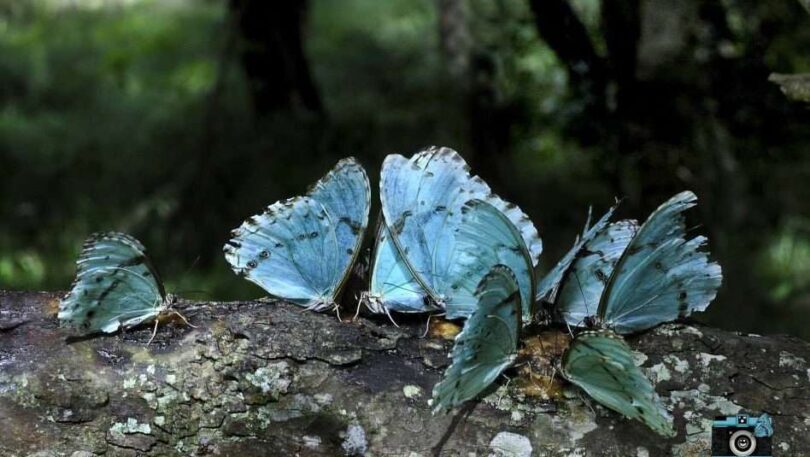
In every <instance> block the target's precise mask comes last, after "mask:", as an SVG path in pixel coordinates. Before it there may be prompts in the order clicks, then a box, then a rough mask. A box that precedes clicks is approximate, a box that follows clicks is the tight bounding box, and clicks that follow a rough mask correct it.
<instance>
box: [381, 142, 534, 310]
mask: <svg viewBox="0 0 810 457" xmlns="http://www.w3.org/2000/svg"><path fill="white" fill-rule="evenodd" d="M473 198H476V199H482V200H486V201H487V202H488V203H490V204H492V205H493V206H495V207H496V208H498V209H499V210H501V211H502V212H503V213H504V214H505V215H506V217H507V218H508V219H509V220H510V221H512V223H513V224H514V225H515V227H516V228H517V230H518V231H519V232H520V234H521V237H522V238H523V240H524V243H525V244H526V246H527V250H528V251H529V253H530V256H531V258H532V265H534V264H535V263H536V261H537V257H538V256H539V255H540V252H541V251H542V242H541V241H540V238H539V236H538V235H537V230H536V229H535V228H534V225H533V224H532V222H531V221H530V220H529V218H528V217H527V216H526V215H525V214H524V213H523V212H522V211H521V210H520V209H519V208H518V207H517V206H515V205H513V204H509V203H507V202H505V201H503V200H502V199H500V198H499V197H497V196H496V195H494V194H493V193H492V192H491V190H490V189H489V186H487V184H486V183H485V182H484V181H483V180H482V179H481V178H479V177H477V176H470V174H469V167H468V166H467V164H466V163H465V162H464V159H462V158H461V156H460V155H459V154H458V153H457V152H455V151H453V150H452V149H448V148H429V149H427V150H424V151H422V152H419V153H417V154H415V155H414V156H413V157H411V158H410V159H406V158H405V157H403V156H400V155H389V156H388V157H386V159H385V161H384V163H383V168H382V172H381V179H380V199H381V201H382V207H383V215H384V218H385V222H386V224H387V225H388V227H389V228H390V229H391V237H390V238H389V240H390V241H392V242H393V243H394V244H395V246H396V249H397V250H398V251H399V252H400V253H401V254H402V255H403V259H404V260H405V262H406V264H407V265H408V268H409V269H410V270H411V273H412V274H413V275H414V277H415V279H416V280H417V281H419V283H420V284H422V285H423V287H424V288H425V290H426V291H427V292H428V293H429V294H430V295H431V296H432V298H433V299H434V300H436V301H437V302H443V301H444V298H445V295H447V294H449V287H450V286H451V283H452V281H453V279H452V278H450V277H448V276H447V274H446V273H447V272H448V271H450V267H451V265H452V263H451V259H452V258H453V252H454V250H455V249H456V241H455V238H454V232H453V230H454V229H455V228H456V227H458V226H459V225H460V224H461V207H462V206H463V205H464V203H466V202H467V201H468V200H470V199H473ZM406 251H407V253H406Z"/></svg>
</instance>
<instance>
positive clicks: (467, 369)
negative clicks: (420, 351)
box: [432, 265, 521, 413]
mask: <svg viewBox="0 0 810 457" xmlns="http://www.w3.org/2000/svg"><path fill="white" fill-rule="evenodd" d="M476 296H477V297H478V298H479V307H478V308H477V309H476V311H475V312H474V313H473V314H472V315H471V316H470V318H469V319H467V321H466V322H465V323H464V328H463V330H462V331H461V333H459V334H458V335H457V336H456V338H455V344H454V346H453V351H452V353H451V355H450V358H451V360H452V363H451V365H450V367H449V368H448V369H447V371H445V373H444V377H443V379H442V380H441V382H439V383H438V384H436V386H434V388H433V399H432V405H433V411H434V413H435V412H439V411H444V410H448V409H450V408H453V407H455V406H458V405H460V404H461V403H463V402H465V401H467V400H470V399H473V398H475V397H476V396H477V395H478V394H480V393H481V392H482V391H484V390H485V389H486V388H487V387H489V385H490V384H492V382H493V381H495V379H497V377H498V376H499V375H500V374H501V373H502V372H503V371H504V370H505V369H506V368H508V367H509V366H511V365H512V362H514V360H515V357H516V355H517V345H518V338H519V335H520V329H521V318H520V316H521V304H520V289H519V287H518V284H517V280H516V279H515V276H514V273H512V271H511V270H510V269H509V267H506V266H503V265H496V266H494V267H493V268H492V270H490V272H489V273H488V274H487V275H485V276H484V278H483V279H482V280H481V282H480V284H479V287H478V289H477V290H476Z"/></svg>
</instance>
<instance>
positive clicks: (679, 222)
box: [598, 191, 723, 333]
mask: <svg viewBox="0 0 810 457" xmlns="http://www.w3.org/2000/svg"><path fill="white" fill-rule="evenodd" d="M696 204H697V197H696V196H695V194H693V193H692V192H689V191H685V192H681V193H679V194H677V195H675V196H674V197H672V198H671V199H669V200H668V201H667V202H665V203H664V204H663V205H661V206H660V207H658V209H657V210H655V211H654V212H653V213H652V214H651V215H650V217H649V218H648V219H647V221H645V222H644V224H643V225H642V226H641V227H640V228H639V230H638V233H637V234H636V236H635V237H634V238H633V239H632V241H630V243H629V244H628V246H627V249H625V251H624V253H623V254H622V256H621V258H620V259H619V261H618V263H617V264H616V267H615V268H614V270H613V274H612V275H611V277H610V281H609V282H608V284H607V286H606V288H605V291H604V293H603V294H602V298H601V300H600V303H599V310H598V317H599V320H600V321H601V322H603V323H604V324H606V325H607V326H608V327H609V328H612V329H613V330H615V331H616V332H618V333H633V332H638V331H642V330H645V329H648V328H651V327H654V326H656V325H658V324H660V323H662V322H667V321H671V320H674V319H677V318H682V317H686V316H688V315H690V314H691V313H692V312H694V311H703V310H705V309H706V307H708V306H709V303H711V301H712V300H713V299H714V297H715V296H716V295H717V289H718V288H719V287H720V283H721V282H722V279H723V274H722V271H721V269H720V265H718V264H717V263H716V262H710V261H709V258H708V254H707V253H706V252H705V251H702V250H701V248H702V247H703V246H704V245H705V244H706V238H705V237H702V236H698V237H695V238H692V239H689V240H687V239H686V223H685V219H684V215H683V212H684V211H686V210H687V209H689V208H691V207H693V206H695V205H696Z"/></svg>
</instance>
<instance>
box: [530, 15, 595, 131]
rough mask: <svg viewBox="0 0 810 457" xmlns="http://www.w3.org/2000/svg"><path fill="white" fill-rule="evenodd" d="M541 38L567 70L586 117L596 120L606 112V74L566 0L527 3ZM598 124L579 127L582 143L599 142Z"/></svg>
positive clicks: (571, 86)
mask: <svg viewBox="0 0 810 457" xmlns="http://www.w3.org/2000/svg"><path fill="white" fill-rule="evenodd" d="M529 4H530V6H531V9H532V11H533V12H534V20H535V24H536V25H537V31H538V33H539V34H540V37H541V38H542V39H543V40H544V41H545V42H546V44H548V46H549V47H550V48H551V49H552V50H553V51H554V52H555V53H556V54H557V57H558V58H559V59H560V61H561V62H562V64H563V65H564V66H565V67H566V69H567V70H568V78H569V84H570V89H571V91H572V92H573V93H574V96H575V97H576V99H577V100H578V102H580V103H582V106H583V114H584V115H585V117H588V118H591V119H594V120H598V119H601V118H603V117H604V112H605V110H606V93H607V92H606V91H607V82H608V79H607V70H606V64H605V61H604V60H603V59H602V57H601V56H599V55H598V54H597V53H596V49H595V48H594V45H593V43H592V42H591V39H590V37H589V36H588V31H587V30H586V29H585V25H584V24H583V23H582V21H580V20H579V17H577V14H576V12H575V11H574V10H573V9H572V8H571V5H570V3H569V2H568V0H530V1H529ZM598 124H599V123H598V122H593V123H592V125H590V126H582V127H583V128H582V131H581V132H579V135H578V136H579V138H580V140H581V141H583V142H590V141H596V140H598V137H597V136H596V135H597V130H598Z"/></svg>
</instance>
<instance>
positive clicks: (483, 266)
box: [447, 200, 535, 322]
mask: <svg viewBox="0 0 810 457" xmlns="http://www.w3.org/2000/svg"><path fill="white" fill-rule="evenodd" d="M461 214H462V218H461V219H462V221H461V225H459V226H458V227H457V228H456V229H455V230H456V234H455V238H456V243H457V244H456V245H457V248H456V250H455V251H454V253H453V254H454V255H455V259H453V260H452V262H451V273H450V274H449V276H450V277H451V278H453V283H452V284H451V287H450V289H451V291H452V292H453V293H452V295H450V296H449V297H448V301H447V316H448V317H449V318H450V319H454V318H456V317H467V316H469V315H470V314H472V312H473V311H474V310H475V309H476V308H477V306H478V301H479V300H478V295H477V293H476V290H477V286H478V283H479V282H480V281H481V278H482V277H483V276H484V275H485V274H487V272H489V270H490V269H491V268H492V267H493V266H494V265H499V264H500V265H505V266H507V267H509V269H510V270H511V271H512V272H513V273H514V274H515V277H516V279H517V283H518V288H519V289H520V297H521V303H522V304H523V310H522V317H523V321H524V322H529V321H530V320H531V317H532V314H533V309H532V305H533V303H534V299H533V298H534V286H535V280H534V268H533V266H532V261H531V257H530V255H529V252H528V250H527V248H526V245H525V244H524V243H523V239H522V238H521V235H520V232H518V230H517V228H516V227H515V226H514V225H513V224H512V223H511V222H510V221H509V219H507V217H506V216H505V215H504V214H503V213H502V212H501V211H500V210H498V209H497V208H495V207H494V206H492V205H491V204H489V203H487V202H485V201H483V200H470V201H469V202H467V203H466V204H465V205H464V206H463V207H462V208H461ZM470 295H471V296H472V299H470V298H469V296H470Z"/></svg>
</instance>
